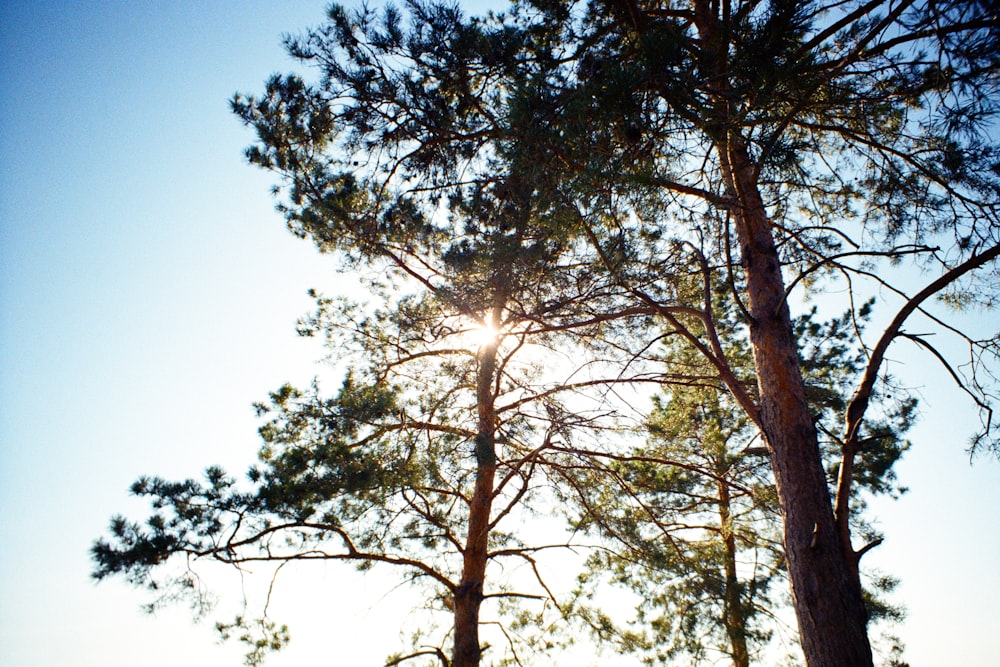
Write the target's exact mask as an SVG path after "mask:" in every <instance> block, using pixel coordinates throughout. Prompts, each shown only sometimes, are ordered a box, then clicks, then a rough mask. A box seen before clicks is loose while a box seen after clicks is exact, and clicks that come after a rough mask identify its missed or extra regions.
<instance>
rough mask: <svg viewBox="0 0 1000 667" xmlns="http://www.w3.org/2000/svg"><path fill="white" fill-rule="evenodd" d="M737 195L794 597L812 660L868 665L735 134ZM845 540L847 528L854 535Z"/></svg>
mask: <svg viewBox="0 0 1000 667" xmlns="http://www.w3.org/2000/svg"><path fill="white" fill-rule="evenodd" d="M719 150H720V153H723V152H724V151H725V152H726V154H724V155H722V163H723V165H724V176H725V177H726V180H727V181H728V185H729V186H730V188H731V189H732V191H733V194H734V195H735V198H736V210H735V211H734V213H735V218H736V228H737V234H738V237H739V243H740V249H741V257H742V262H743V268H744V271H745V274H746V284H747V300H748V308H749V311H750V315H751V317H752V322H751V325H750V342H751V345H752V347H753V354H754V363H755V365H756V370H757V382H758V387H759V391H760V420H761V425H762V428H763V430H764V434H765V437H766V439H767V444H768V447H769V449H770V453H771V463H772V467H773V469H774V476H775V481H776V483H777V490H778V501H779V504H780V507H781V512H782V516H783V517H784V546H785V553H786V555H787V558H788V573H789V576H790V579H791V583H792V599H793V602H794V605H795V613H796V616H797V618H798V625H799V633H800V636H801V641H802V650H803V653H804V654H805V658H806V662H807V663H808V664H809V665H813V666H816V667H862V666H864V665H871V664H872V652H871V645H870V643H869V640H868V632H867V627H866V626H867V617H866V613H865V607H864V602H863V599H862V595H861V586H860V582H859V581H858V579H857V577H855V576H853V571H854V570H853V564H852V563H850V562H848V559H847V558H846V557H845V554H846V553H849V552H850V549H849V548H847V547H849V545H842V544H841V543H840V540H841V536H840V535H838V531H837V528H836V524H835V521H834V515H833V507H832V504H831V498H830V492H829V488H828V486H827V480H826V475H825V472H824V469H823V461H822V457H821V455H820V450H819V445H818V441H817V434H816V426H815V423H814V421H813V417H812V414H811V412H810V410H809V406H808V405H807V403H806V399H805V385H804V383H803V381H802V374H801V370H800V367H799V359H798V346H797V342H796V340H795V337H794V334H793V330H792V322H791V317H790V315H789V311H788V305H787V303H786V300H785V284H784V280H783V279H782V275H781V262H780V258H779V256H778V251H777V248H776V246H775V242H774V238H773V236H772V232H771V224H770V220H769V218H768V216H767V213H766V211H765V209H764V205H763V201H762V199H761V196H760V192H759V190H758V188H757V184H756V177H755V175H754V169H753V165H752V164H751V163H750V160H749V158H748V153H747V150H746V147H745V146H744V145H743V144H742V143H741V142H740V141H739V140H736V139H734V140H731V141H729V142H728V145H724V146H720V149H719ZM848 539H849V536H848Z"/></svg>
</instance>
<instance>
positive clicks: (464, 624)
mask: <svg viewBox="0 0 1000 667" xmlns="http://www.w3.org/2000/svg"><path fill="white" fill-rule="evenodd" d="M496 356H497V341H495V340H494V341H491V342H489V343H487V344H486V345H483V347H482V348H481V349H480V350H479V368H478V371H477V378H476V402H477V406H476V407H477V411H478V417H479V425H478V430H479V433H478V435H477V436H476V443H475V445H476V450H475V456H476V463H477V467H476V481H475V487H474V489H473V492H472V498H471V499H470V502H469V533H468V535H467V537H466V541H465V550H464V552H463V554H462V555H463V562H462V580H461V582H460V583H459V586H458V589H457V590H456V591H455V594H454V602H455V605H454V608H455V648H454V653H453V654H452V660H451V666H452V667H478V665H479V661H480V658H481V656H482V648H481V646H480V643H479V608H480V605H481V604H482V601H483V582H484V580H485V578H486V563H487V561H488V559H489V551H488V547H489V544H488V543H489V532H490V510H491V508H492V504H493V485H494V480H495V477H496V470H497V464H496V410H495V406H494V400H493V380H494V373H495V372H496Z"/></svg>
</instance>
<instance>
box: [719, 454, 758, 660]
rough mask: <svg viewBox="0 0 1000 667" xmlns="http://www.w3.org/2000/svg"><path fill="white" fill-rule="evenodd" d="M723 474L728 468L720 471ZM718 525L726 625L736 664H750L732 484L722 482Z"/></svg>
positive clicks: (720, 484)
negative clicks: (730, 486) (723, 565)
mask: <svg viewBox="0 0 1000 667" xmlns="http://www.w3.org/2000/svg"><path fill="white" fill-rule="evenodd" d="M721 472H722V473H723V474H724V472H725V471H721ZM718 490H719V525H720V527H721V529H722V542H723V544H724V545H725V556H724V557H725V559H726V560H725V570H726V605H725V621H724V622H725V625H726V634H727V635H729V646H730V651H731V653H730V655H731V656H732V658H733V667H750V653H749V651H748V650H747V617H746V614H745V613H744V610H743V599H742V596H741V595H740V582H739V578H738V577H737V575H736V534H735V532H734V531H733V518H732V508H731V501H730V496H729V484H728V483H727V482H726V481H725V480H722V481H720V482H719V486H718Z"/></svg>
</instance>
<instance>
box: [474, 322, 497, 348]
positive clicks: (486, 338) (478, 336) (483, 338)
mask: <svg viewBox="0 0 1000 667" xmlns="http://www.w3.org/2000/svg"><path fill="white" fill-rule="evenodd" d="M467 335H468V337H469V341H470V342H471V343H472V345H473V346H474V347H475V348H476V349H479V348H481V347H484V346H486V345H489V344H491V343H493V342H495V341H496V340H497V338H499V337H500V331H499V330H498V329H497V328H496V327H494V326H492V325H489V324H476V325H474V326H472V327H471V328H470V329H469V331H468V334H467Z"/></svg>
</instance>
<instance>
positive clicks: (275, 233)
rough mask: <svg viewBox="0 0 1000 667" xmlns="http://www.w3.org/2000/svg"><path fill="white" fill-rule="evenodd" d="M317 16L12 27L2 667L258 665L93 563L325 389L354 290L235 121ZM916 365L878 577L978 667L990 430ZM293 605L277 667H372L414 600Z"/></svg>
mask: <svg viewBox="0 0 1000 667" xmlns="http://www.w3.org/2000/svg"><path fill="white" fill-rule="evenodd" d="M324 4H325V3H324V2H322V1H316V0H308V1H307V0H296V1H295V2H289V1H283V2H265V1H263V0H254V1H244V2H235V1H232V2H224V1H222V0H213V1H206V2H153V1H150V2H113V1H108V2H80V3H64V2H50V1H46V0H42V1H32V2H24V1H18V0H13V1H12V0H8V1H7V2H6V3H3V4H0V37H2V46H0V59H2V62H0V68H2V69H0V91H3V94H2V96H0V400H2V405H3V410H2V414H0V546H2V549H0V664H3V665H5V666H9V667H27V666H35V665H37V666H43V665H45V666H49V665H75V666H77V667H87V666H90V665H93V666H97V665H102V666H105V665H112V666H114V665H126V664H134V663H137V662H138V663H141V664H144V665H149V666H151V667H157V666H159V665H163V666H165V665H173V664H187V665H209V664H214V665H221V664H231V665H236V664H240V658H239V655H240V651H239V648H238V647H220V646H218V645H217V644H216V642H215V635H214V633H213V631H212V630H211V627H210V624H203V625H201V626H195V625H192V624H191V622H190V620H189V614H187V612H186V610H184V609H174V610H168V611H166V612H164V613H162V614H160V615H158V616H156V617H148V616H143V615H142V614H140V613H139V611H138V607H139V605H140V604H141V603H142V602H143V601H144V599H145V598H144V596H143V595H142V594H140V593H138V592H135V591H133V590H131V589H129V588H127V587H126V586H124V585H122V584H118V583H116V582H112V583H106V584H101V585H100V586H97V585H95V584H93V583H92V582H91V581H90V580H89V578H88V573H89V571H90V563H89V560H88V549H89V547H90V544H91V542H92V540H93V539H94V538H95V537H97V536H98V535H100V534H102V533H103V532H104V530H105V527H106V524H107V520H108V518H109V517H110V515H112V514H114V513H116V512H123V511H125V512H127V511H133V512H139V511H141V506H140V505H138V504H137V503H135V501H134V500H131V499H129V498H128V496H127V488H128V486H129V484H130V483H131V482H132V481H133V480H134V479H135V478H136V477H137V476H138V475H140V474H145V473H154V474H160V475H163V476H167V477H183V476H190V475H195V474H198V472H199V471H200V470H201V469H202V468H204V467H205V466H206V465H208V464H211V463H221V464H224V465H226V466H227V467H229V468H231V469H234V470H239V469H241V468H244V467H245V466H246V464H248V463H249V462H250V461H251V460H252V458H253V456H254V454H255V452H256V448H257V439H256V435H255V429H256V425H257V424H256V421H255V420H254V418H253V413H252V410H251V407H250V405H251V403H252V402H253V401H255V400H259V399H261V398H262V397H264V396H265V395H266V392H267V391H269V390H271V389H273V388H276V387H277V386H279V385H280V384H281V383H283V382H285V381H286V380H291V381H297V382H305V381H307V380H308V379H309V378H310V377H311V376H312V375H313V374H314V373H316V372H317V367H316V365H315V362H314V360H315V359H318V358H319V357H320V356H321V354H322V351H321V350H319V349H318V348H316V347H315V346H314V345H312V344H311V343H310V341H307V340H302V339H299V338H297V337H296V336H295V334H294V323H295V320H296V318H297V317H299V316H300V315H302V314H304V313H305V312H306V311H307V310H308V309H309V307H310V301H309V299H308V298H307V296H306V290H307V289H308V288H310V287H317V288H320V289H323V288H324V287H326V288H332V287H333V286H335V285H337V284H338V281H340V280H342V279H341V278H339V277H338V276H337V275H336V274H335V273H334V271H333V266H332V263H331V262H330V260H329V259H328V258H323V257H320V256H318V255H317V253H315V251H314V250H313V248H312V247H311V246H310V245H309V244H308V243H305V242H303V241H300V240H298V239H295V238H294V237H292V236H291V235H290V234H289V233H288V232H287V231H286V230H285V228H284V224H283V222H282V220H281V219H280V217H279V216H278V215H277V214H276V213H275V212H274V210H273V205H274V202H273V200H272V198H271V197H270V195H269V193H268V187H269V186H270V184H271V182H272V181H271V179H270V177H268V176H267V175H266V174H263V173H260V172H259V171H258V170H256V169H254V168H251V167H249V166H247V165H246V164H245V161H244V159H243V156H242V151H243V148H244V147H245V146H246V145H247V144H248V143H249V142H250V140H251V139H252V137H251V135H250V133H249V132H248V131H247V130H246V129H245V128H243V127H241V125H240V124H239V122H237V120H236V119H235V117H233V116H232V115H231V113H230V112H229V108H228V100H229V98H230V97H231V96H232V94H233V93H234V92H236V91H243V92H255V91H258V90H260V89H261V88H262V86H263V82H264V80H265V79H266V77H267V76H268V75H269V74H270V73H272V72H274V71H287V70H289V69H291V68H293V67H294V65H293V63H292V62H291V61H290V60H289V59H288V58H287V57H286V56H285V55H284V53H283V51H282V49H281V46H280V37H281V34H282V33H284V32H296V31H298V30H300V29H302V28H305V27H307V26H310V25H314V24H316V23H318V22H320V21H321V20H322V18H323V10H324ZM990 317H991V318H993V319H994V320H995V318H996V315H995V314H991V315H990ZM897 358H899V359H901V360H906V359H907V358H908V357H906V356H905V355H904V353H902V352H901V353H900V355H897ZM919 363H922V364H927V366H926V367H924V366H922V365H917V364H918V362H916V361H914V362H912V364H911V365H910V366H908V367H907V368H908V369H909V371H910V372H911V373H913V374H914V375H913V376H912V377H913V378H915V379H914V382H915V383H916V384H918V385H919V386H921V387H922V391H923V393H924V395H925V398H926V399H927V400H926V402H927V403H928V409H927V414H926V416H925V417H924V419H923V421H922V422H921V425H920V427H919V428H918V430H917V431H915V432H914V433H913V439H914V441H915V447H914V450H913V451H912V452H911V454H909V455H908V456H907V458H906V460H905V461H904V462H903V463H902V464H901V466H900V477H901V481H902V482H903V483H904V484H906V485H908V486H910V487H911V489H912V491H911V493H909V494H908V495H906V496H904V498H903V499H902V500H901V501H899V502H896V503H892V504H889V503H880V504H879V505H878V506H877V509H878V511H879V516H880V518H881V520H880V523H881V526H882V528H883V529H884V530H885V531H886V533H887V537H888V539H887V542H886V544H885V545H884V546H882V547H880V548H879V549H876V550H875V551H874V552H872V554H871V555H870V556H868V557H866V558H868V559H870V562H871V563H872V564H875V565H878V566H879V567H881V568H882V569H884V570H888V571H892V572H894V573H897V574H898V575H900V576H901V577H902V578H903V585H902V587H901V589H900V595H899V596H898V598H899V600H900V601H901V602H903V603H904V604H905V605H906V606H907V607H908V608H909V610H910V617H909V620H908V621H907V622H906V624H905V625H904V626H903V628H902V629H901V633H900V634H901V635H902V636H903V638H904V639H905V640H906V642H907V644H908V647H909V650H908V653H907V655H908V657H909V659H910V661H911V662H912V664H913V665H914V666H915V667H918V666H920V665H944V664H949V665H952V664H954V665H963V666H972V667H975V666H977V665H981V666H983V667H985V666H986V665H991V664H995V663H994V662H992V661H994V660H995V655H996V650H995V638H996V637H997V636H1000V607H998V605H997V603H996V600H998V599H1000V568H998V567H997V564H998V563H1000V524H998V522H997V520H996V514H995V511H994V509H993V507H994V503H995V502H996V501H997V493H998V491H997V489H1000V465H998V464H997V463H996V462H994V461H991V460H988V459H983V460H981V461H979V462H978V463H977V464H976V465H975V466H974V467H970V466H969V464H968V458H967V456H966V455H965V453H964V446H965V438H966V436H967V435H968V433H969V431H970V429H971V421H969V420H971V418H972V413H971V412H970V411H968V410H967V409H966V407H965V406H964V404H963V403H961V402H960V400H959V398H958V396H957V395H956V394H955V393H954V392H951V391H939V389H941V388H943V387H945V385H946V384H947V378H946V377H945V376H944V375H943V374H941V373H940V372H938V371H937V370H936V369H934V368H933V367H932V366H930V364H929V362H927V361H926V360H925V361H923V362H919ZM284 584H285V587H284V589H283V590H287V591H288V593H287V594H285V593H283V594H282V595H283V596H284V597H282V598H281V600H278V601H276V605H278V606H281V605H284V607H285V608H286V609H287V611H288V617H289V618H290V621H291V623H292V631H293V643H292V645H291V647H290V648H289V650H288V652H287V653H285V654H284V655H278V656H276V657H275V658H274V659H273V660H272V661H271V662H270V663H269V664H271V665H276V666H281V665H292V664H307V663H306V662H305V661H309V662H308V664H334V663H335V664H377V663H376V660H377V659H378V658H379V657H382V656H384V655H385V654H386V653H387V652H389V651H390V650H391V649H392V647H393V646H394V645H395V644H396V642H397V639H398V631H397V629H396V628H397V627H398V625H399V623H400V622H401V614H403V613H404V612H405V611H406V608H407V604H405V599H406V595H405V593H401V592H395V593H390V592H389V591H390V588H391V585H390V584H388V583H387V582H386V581H383V580H379V579H378V578H377V577H368V578H365V577H362V576H361V575H359V574H356V573H354V572H353V571H352V570H349V569H346V568H343V569H337V568H328V569H322V568H319V569H310V570H306V569H303V568H300V569H299V570H295V571H293V572H291V573H289V576H288V577H287V579H285V580H284ZM234 586H235V589H234V590H236V591H237V595H238V593H239V582H235V583H234ZM386 596H388V597H386ZM345 601H346V602H348V604H345ZM331 655H336V656H338V657H337V659H336V660H334V659H333V658H332V657H331ZM351 656H353V657H351Z"/></svg>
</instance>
